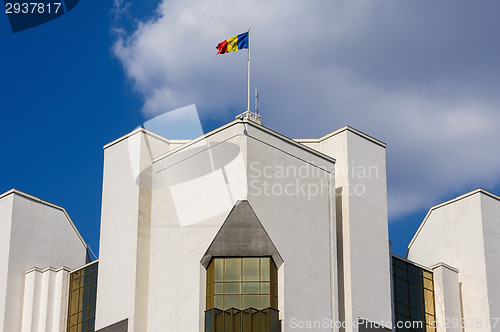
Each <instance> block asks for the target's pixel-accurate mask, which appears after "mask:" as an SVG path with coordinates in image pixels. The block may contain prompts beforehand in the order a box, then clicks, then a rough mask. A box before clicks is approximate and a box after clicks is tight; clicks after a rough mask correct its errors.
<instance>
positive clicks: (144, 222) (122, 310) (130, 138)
mask: <svg viewBox="0 0 500 332" xmlns="http://www.w3.org/2000/svg"><path fill="white" fill-rule="evenodd" d="M168 148H169V144H168V140H166V139H163V138H160V137H158V136H157V135H155V134H152V133H150V132H147V131H146V130H144V129H141V128H139V129H137V130H135V131H133V132H132V133H130V134H128V135H126V136H125V137H123V138H120V139H118V140H116V141H114V142H112V143H110V144H109V145H107V146H106V147H105V151H104V177H103V193H102V213H101V235H100V255H99V256H100V258H99V276H98V285H99V290H98V294H97V312H96V330H99V329H101V328H104V327H106V326H109V325H112V324H114V323H117V322H119V321H122V320H124V319H128V323H129V331H134V330H135V331H145V330H146V329H147V318H148V317H147V315H148V284H149V259H150V257H149V246H150V243H149V239H150V219H151V216H150V214H151V191H152V183H151V160H152V159H153V158H155V157H156V156H158V155H160V154H162V153H165V152H167V151H168Z"/></svg>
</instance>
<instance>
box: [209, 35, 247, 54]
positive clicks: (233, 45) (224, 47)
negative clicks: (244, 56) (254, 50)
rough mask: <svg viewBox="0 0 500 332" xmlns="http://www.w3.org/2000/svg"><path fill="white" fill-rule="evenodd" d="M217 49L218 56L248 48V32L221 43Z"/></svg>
mask: <svg viewBox="0 0 500 332" xmlns="http://www.w3.org/2000/svg"><path fill="white" fill-rule="evenodd" d="M216 48H217V49H218V50H219V52H217V54H225V53H227V52H231V51H238V50H242V49H244V48H248V31H247V32H244V33H242V34H239V35H237V36H234V37H231V38H229V39H226V40H224V41H223V42H221V43H219V45H217V47H216Z"/></svg>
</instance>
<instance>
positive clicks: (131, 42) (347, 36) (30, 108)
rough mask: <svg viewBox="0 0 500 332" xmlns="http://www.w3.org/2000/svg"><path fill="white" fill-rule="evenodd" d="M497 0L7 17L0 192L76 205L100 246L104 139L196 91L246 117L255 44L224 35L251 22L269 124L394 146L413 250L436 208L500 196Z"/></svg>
mask: <svg viewBox="0 0 500 332" xmlns="http://www.w3.org/2000/svg"><path fill="white" fill-rule="evenodd" d="M498 12H500V3H498V2H497V1H493V0H485V1H482V2H480V3H477V2H471V1H462V0H460V1H456V0H453V1H451V0H443V1H439V2H436V1H431V0H424V1H396V0H393V1H381V0H370V1H368V0H355V1H349V2H342V1H330V2H325V1H314V2H312V1H311V2H300V1H275V2H272V3H271V2H265V1H246V2H243V1H229V0H215V1H211V2H207V1H203V0H189V1H185V0H183V1H181V0H168V1H166V0H165V1H135V2H126V1H118V0H117V1H111V0H109V1H99V2H97V1H85V0H82V1H80V3H79V4H78V5H77V6H76V7H75V8H74V9H73V10H72V11H70V12H69V13H67V14H65V15H63V16H62V17H60V18H58V19H56V20H54V21H52V22H49V23H47V24H44V25H41V26H38V27H35V28H33V29H30V30H26V31H23V32H19V33H16V34H13V33H12V32H11V31H10V27H9V25H8V20H7V16H6V15H5V14H2V15H0V38H1V41H2V52H1V54H0V61H1V62H0V63H1V64H2V79H1V80H0V97H1V100H2V104H1V106H0V119H1V122H0V123H1V124H2V135H3V139H2V144H1V145H0V156H1V158H2V159H1V160H2V163H0V192H4V191H7V190H9V189H11V188H17V189H20V190H22V191H25V192H27V193H30V194H32V195H35V196H38V197H40V198H42V199H45V200H47V201H50V202H53V203H55V204H58V205H61V206H64V207H65V208H66V209H67V211H68V213H69V214H70V216H71V217H72V219H73V221H74V222H75V224H76V225H77V227H78V229H79V230H80V231H81V233H82V235H83V236H84V238H85V239H86V241H87V242H88V243H89V244H90V245H91V247H92V248H93V249H94V251H95V252H96V253H97V251H98V246H99V243H98V242H99V234H98V233H99V222H100V199H101V189H102V164H103V151H102V146H103V145H105V144H106V143H108V142H110V141H112V140H114V139H115V138H118V137H120V136H122V135H123V134H125V133H127V132H129V131H131V130H133V129H134V128H136V127H137V126H138V125H140V124H141V123H143V122H144V121H146V120H148V119H150V118H151V117H153V116H155V115H156V114H158V113H161V112H164V111H166V110H171V109H174V108H177V107H182V106H185V105H188V104H192V103H196V105H197V107H198V110H199V112H200V116H201V120H202V125H203V126H204V129H205V130H209V129H212V128H214V127H216V126H218V125H220V124H223V123H225V122H228V121H230V120H232V119H233V118H234V116H235V115H236V114H238V113H240V112H241V111H242V110H243V109H244V108H245V105H246V99H245V98H246V90H245V88H246V87H245V85H246V76H245V75H246V62H245V60H246V58H245V57H246V52H239V53H237V52H233V53H230V54H228V55H223V56H215V53H216V50H215V45H217V43H219V42H220V41H222V40H223V39H225V38H228V37H231V36H233V35H236V34H238V33H241V32H243V31H245V30H246V29H247V28H248V27H252V41H251V42H252V89H253V88H258V89H259V94H260V102H259V109H260V110H261V112H262V114H263V117H264V123H265V125H266V126H268V127H269V128H272V129H274V130H277V131H279V132H281V133H283V134H285V135H287V136H291V137H319V136H322V135H324V134H326V133H328V132H330V131H333V130H335V129H337V128H339V127H341V126H343V125H345V124H349V125H351V126H353V127H355V128H357V129H359V130H362V131H364V132H366V133H368V134H370V135H372V136H374V137H377V138H379V139H380V140H382V141H384V142H386V143H387V144H388V148H387V163H388V164H387V167H388V189H389V209H390V238H391V240H392V241H393V243H394V251H395V252H396V253H398V254H400V255H404V252H405V247H406V245H407V243H408V242H409V240H410V238H411V236H412V235H413V233H414V231H415V230H416V228H417V227H418V225H419V223H420V222H421V220H422V219H423V217H424V216H425V213H426V212H427V210H428V208H429V207H430V206H432V205H434V204H438V203H440V202H442V201H444V200H446V199H450V198H453V197H455V196H457V195H460V194H462V193H465V192H467V191H469V190H472V189H475V188H477V187H483V188H485V189H487V190H490V191H493V192H496V193H497V194H498V193H500V153H499V148H498V142H499V141H500V134H499V132H498V127H499V125H500V112H499V110H500V93H499V92H500V46H499V45H500V44H499V43H498V36H499V35H500V22H499V21H498V19H497V13H498ZM234 13H239V14H238V15H232V14H234Z"/></svg>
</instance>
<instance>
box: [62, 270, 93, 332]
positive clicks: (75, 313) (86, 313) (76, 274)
mask: <svg viewBox="0 0 500 332" xmlns="http://www.w3.org/2000/svg"><path fill="white" fill-rule="evenodd" d="M98 264H99V263H98V262H97V261H96V262H94V263H91V264H88V265H86V266H84V267H82V268H81V269H78V270H76V271H73V272H71V274H70V280H69V301H68V324H67V332H94V326H95V306H96V296H97V270H98V267H99V265H98Z"/></svg>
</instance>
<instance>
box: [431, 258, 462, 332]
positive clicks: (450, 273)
mask: <svg viewBox="0 0 500 332" xmlns="http://www.w3.org/2000/svg"><path fill="white" fill-rule="evenodd" d="M432 270H433V279H434V304H435V308H436V328H437V331H438V332H445V331H448V332H460V331H462V328H461V326H460V324H457V322H460V319H461V316H462V315H461V304H460V290H459V285H458V270H457V269H455V268H453V267H451V266H449V265H446V264H443V263H439V264H438V265H435V266H433V267H432ZM445 327H446V328H445Z"/></svg>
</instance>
